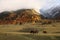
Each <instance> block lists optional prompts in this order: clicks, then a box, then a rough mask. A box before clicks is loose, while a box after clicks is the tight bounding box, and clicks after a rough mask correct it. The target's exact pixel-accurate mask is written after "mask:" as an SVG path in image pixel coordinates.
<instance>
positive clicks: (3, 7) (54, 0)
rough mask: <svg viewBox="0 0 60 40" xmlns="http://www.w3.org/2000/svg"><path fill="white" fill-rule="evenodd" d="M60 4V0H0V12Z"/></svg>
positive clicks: (37, 9)
mask: <svg viewBox="0 0 60 40" xmlns="http://www.w3.org/2000/svg"><path fill="white" fill-rule="evenodd" d="M59 4H60V0H0V12H3V11H8V10H9V11H10V10H17V9H22V8H33V9H35V10H36V11H38V12H39V9H46V8H47V9H48V8H50V7H52V6H56V5H59Z"/></svg>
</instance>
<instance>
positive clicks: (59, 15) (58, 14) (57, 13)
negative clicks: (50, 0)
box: [40, 6, 60, 19]
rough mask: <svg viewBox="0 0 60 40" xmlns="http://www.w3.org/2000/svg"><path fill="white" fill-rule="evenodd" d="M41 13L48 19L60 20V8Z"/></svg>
mask: <svg viewBox="0 0 60 40" xmlns="http://www.w3.org/2000/svg"><path fill="white" fill-rule="evenodd" d="M40 12H41V13H42V15H44V16H45V17H47V18H52V19H60V6H56V7H52V8H50V9H48V10H40Z"/></svg>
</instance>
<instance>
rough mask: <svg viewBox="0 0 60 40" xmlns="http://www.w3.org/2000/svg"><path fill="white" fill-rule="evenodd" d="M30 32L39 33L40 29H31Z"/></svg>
mask: <svg viewBox="0 0 60 40" xmlns="http://www.w3.org/2000/svg"><path fill="white" fill-rule="evenodd" d="M30 33H33V34H34V33H38V30H31V31H30Z"/></svg>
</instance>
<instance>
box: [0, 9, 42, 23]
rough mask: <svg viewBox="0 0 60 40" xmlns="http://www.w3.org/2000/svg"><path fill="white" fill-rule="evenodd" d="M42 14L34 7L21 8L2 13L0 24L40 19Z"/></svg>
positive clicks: (0, 14)
mask: <svg viewBox="0 0 60 40" xmlns="http://www.w3.org/2000/svg"><path fill="white" fill-rule="evenodd" d="M41 16H42V15H40V14H39V13H38V12H36V11H35V10H34V9H20V10H16V11H5V12H2V13H0V24H20V23H25V22H32V21H34V22H35V21H39V20H40V18H41Z"/></svg>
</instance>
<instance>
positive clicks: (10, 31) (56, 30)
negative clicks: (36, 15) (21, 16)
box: [0, 23, 60, 40]
mask: <svg viewBox="0 0 60 40" xmlns="http://www.w3.org/2000/svg"><path fill="white" fill-rule="evenodd" d="M29 28H34V29H38V30H39V32H38V33H36V34H33V33H30V32H28V31H29V30H31V29H29ZM43 31H47V33H43ZM0 40H60V23H52V24H44V25H41V24H39V23H36V24H34V25H33V24H31V23H25V24H22V25H0Z"/></svg>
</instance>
